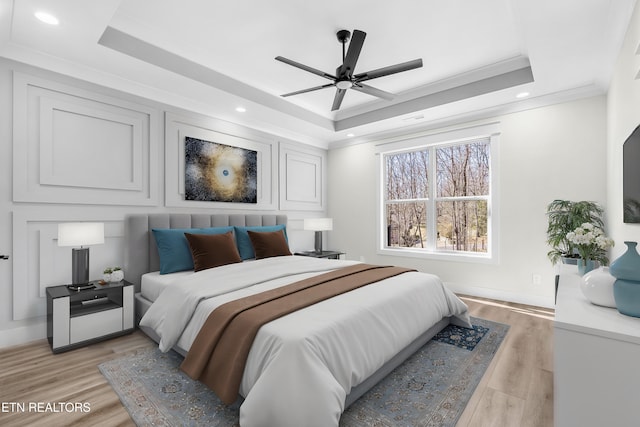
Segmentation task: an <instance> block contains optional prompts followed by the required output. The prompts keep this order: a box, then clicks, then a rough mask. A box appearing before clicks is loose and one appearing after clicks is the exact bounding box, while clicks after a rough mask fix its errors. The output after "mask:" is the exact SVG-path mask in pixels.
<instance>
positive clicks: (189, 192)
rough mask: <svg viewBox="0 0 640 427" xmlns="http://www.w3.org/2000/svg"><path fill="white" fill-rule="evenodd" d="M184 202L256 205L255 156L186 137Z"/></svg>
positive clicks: (256, 168)
mask: <svg viewBox="0 0 640 427" xmlns="http://www.w3.org/2000/svg"><path fill="white" fill-rule="evenodd" d="M184 154H185V199H186V200H200V201H211V202H233V203H257V199H258V197H257V196H258V194H257V188H258V185H257V184H258V167H257V164H258V153H257V152H256V151H253V150H247V149H245V148H240V147H233V146H230V145H225V144H219V143H216V142H212V141H205V140H202V139H197V138H191V137H188V136H187V137H185V142H184Z"/></svg>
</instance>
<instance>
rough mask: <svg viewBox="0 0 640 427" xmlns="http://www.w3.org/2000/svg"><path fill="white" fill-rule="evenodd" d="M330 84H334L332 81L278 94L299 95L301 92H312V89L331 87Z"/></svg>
mask: <svg viewBox="0 0 640 427" xmlns="http://www.w3.org/2000/svg"><path fill="white" fill-rule="evenodd" d="M331 86H334V84H333V83H327V84H326V85H322V86H316V87H310V88H309V89H302V90H297V91H295V92H289V93H285V94H284V95H280V96H292V95H300V94H301V93H307V92H312V91H314V90H320V89H324V88H327V87H331Z"/></svg>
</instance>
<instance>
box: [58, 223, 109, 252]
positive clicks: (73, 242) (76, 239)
mask: <svg viewBox="0 0 640 427" xmlns="http://www.w3.org/2000/svg"><path fill="white" fill-rule="evenodd" d="M102 243H104V223H102V222H64V223H62V224H58V246H88V245H99V244H102Z"/></svg>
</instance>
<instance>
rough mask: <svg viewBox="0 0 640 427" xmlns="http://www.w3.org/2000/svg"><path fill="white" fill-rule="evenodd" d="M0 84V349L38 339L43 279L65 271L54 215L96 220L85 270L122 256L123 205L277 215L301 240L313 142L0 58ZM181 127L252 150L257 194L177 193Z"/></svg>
mask: <svg viewBox="0 0 640 427" xmlns="http://www.w3.org/2000/svg"><path fill="white" fill-rule="evenodd" d="M0 93H2V94H3V96H2V97H0V147H1V153H2V154H1V155H0V156H1V157H0V254H8V255H10V256H11V258H10V259H9V260H7V261H4V260H0V348H2V347H5V346H8V345H13V344H19V343H23V342H27V341H30V340H34V339H39V338H44V337H46V328H45V325H46V323H45V321H46V317H45V315H46V304H45V290H46V287H47V286H53V285H59V284H63V283H68V282H69V281H70V280H71V248H62V247H58V246H57V225H58V223H60V222H64V221H100V222H104V223H105V243H104V244H103V245H96V246H93V247H91V262H90V266H91V270H90V278H91V279H92V280H95V279H98V278H100V277H101V272H102V270H103V269H104V268H106V267H112V266H123V265H124V257H123V252H124V242H125V239H124V237H125V236H124V233H125V230H124V221H123V220H124V218H125V215H126V214H129V213H148V212H198V213H216V212H224V213H236V212H243V213H247V212H249V213H284V214H287V215H288V217H289V226H288V236H289V242H290V245H291V249H292V250H293V251H296V250H308V249H311V248H312V247H313V233H311V232H308V231H304V230H302V223H303V221H302V220H303V219H304V218H305V217H310V216H324V215H326V204H327V200H326V185H325V175H326V163H327V153H326V150H324V149H321V148H317V147H311V146H308V145H304V144H300V143H299V142H297V141H292V140H289V139H286V138H283V137H279V136H277V135H273V134H268V133H266V132H262V131H259V130H256V129H252V128H249V127H246V126H241V125H238V124H235V123H231V122H228V121H225V120H221V119H218V118H215V117H209V116H206V115H204V114H200V113H198V112H193V111H184V110H181V109H179V108H177V107H174V106H171V105H166V104H162V103H160V102H157V101H154V100H151V99H145V98H141V97H137V96H133V95H130V94H127V93H124V92H119V91H117V90H115V89H114V88H111V87H109V88H107V87H103V86H99V85H96V84H92V83H88V82H84V81H79V80H77V79H73V78H70V77H68V76H63V75H60V74H55V73H52V72H48V71H45V70H42V69H38V68H34V67H31V66H27V65H24V64H20V63H17V62H13V61H9V60H5V59H2V58H0ZM5 95H6V96H5ZM186 135H189V136H193V137H198V138H203V139H207V140H211V141H214V142H219V143H223V144H228V145H235V146H240V147H243V148H248V149H252V150H255V151H257V152H258V174H259V178H258V187H259V188H258V202H257V204H255V205H253V204H251V205H247V204H240V203H213V202H202V201H197V202H191V201H185V200H184V194H183V193H184V189H183V188H181V186H180V185H179V182H181V181H182V180H183V179H184V158H183V156H184V148H183V147H182V146H181V143H182V144H183V141H184V136H186ZM125 277H126V271H125Z"/></svg>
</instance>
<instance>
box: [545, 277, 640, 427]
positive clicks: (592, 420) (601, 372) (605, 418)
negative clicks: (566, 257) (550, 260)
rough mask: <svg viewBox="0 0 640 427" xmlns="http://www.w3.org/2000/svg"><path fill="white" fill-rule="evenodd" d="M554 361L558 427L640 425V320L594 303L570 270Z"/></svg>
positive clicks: (559, 305) (562, 291)
mask: <svg viewBox="0 0 640 427" xmlns="http://www.w3.org/2000/svg"><path fill="white" fill-rule="evenodd" d="M567 270H568V269H567ZM554 361H555V363H554V419H555V425H556V426H557V427H575V426H580V427H589V426H593V427H602V426H607V427H627V426H629V427H630V426H640V318H635V317H629V316H625V315H623V314H620V313H619V312H618V311H617V310H616V309H615V308H606V307H600V306H596V305H593V304H591V303H590V302H589V301H588V300H587V299H586V298H585V297H584V295H583V294H582V291H581V290H580V276H578V274H577V273H575V272H571V271H563V272H562V274H560V281H559V287H558V294H557V300H556V313H555V322H554Z"/></svg>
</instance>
